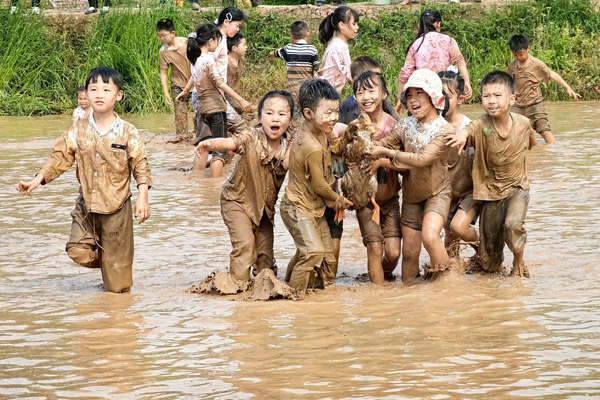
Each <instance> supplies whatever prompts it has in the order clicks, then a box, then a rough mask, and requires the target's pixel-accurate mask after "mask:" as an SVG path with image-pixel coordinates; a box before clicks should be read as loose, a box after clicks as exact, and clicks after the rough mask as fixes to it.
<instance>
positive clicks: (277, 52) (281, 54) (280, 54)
mask: <svg viewBox="0 0 600 400" xmlns="http://www.w3.org/2000/svg"><path fill="white" fill-rule="evenodd" d="M286 56H287V53H286V51H285V47H282V48H280V49H277V50H275V57H277V58H281V59H282V60H283V61H287V60H286V59H285V58H286Z"/></svg>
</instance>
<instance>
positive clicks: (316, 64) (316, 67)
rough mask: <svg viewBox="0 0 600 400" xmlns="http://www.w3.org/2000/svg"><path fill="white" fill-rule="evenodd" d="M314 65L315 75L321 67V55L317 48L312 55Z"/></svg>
mask: <svg viewBox="0 0 600 400" xmlns="http://www.w3.org/2000/svg"><path fill="white" fill-rule="evenodd" d="M312 65H313V73H314V72H317V71H318V70H319V66H320V65H321V61H319V53H318V52H317V48H316V47H315V49H314V52H313V54H312Z"/></svg>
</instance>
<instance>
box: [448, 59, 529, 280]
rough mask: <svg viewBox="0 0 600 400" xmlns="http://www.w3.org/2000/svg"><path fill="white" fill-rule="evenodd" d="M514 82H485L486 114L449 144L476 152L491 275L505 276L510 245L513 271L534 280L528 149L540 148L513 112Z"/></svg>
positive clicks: (494, 76)
mask: <svg viewBox="0 0 600 400" xmlns="http://www.w3.org/2000/svg"><path fill="white" fill-rule="evenodd" d="M514 102H515V95H514V81H513V79H512V78H511V76H510V75H508V74H507V73H506V72H502V71H494V72H490V73H489V74H487V75H486V76H485V77H484V78H483V80H482V81H481V104H482V106H483V109H484V110H485V112H486V114H485V115H483V116H481V117H479V118H477V119H475V120H473V121H472V122H471V124H470V125H469V126H468V127H466V128H465V129H463V130H461V131H459V132H458V133H457V134H456V135H453V136H452V139H450V140H449V142H448V145H451V146H454V147H457V148H459V149H463V148H464V146H465V144H468V146H470V147H474V148H475V158H474V162H473V198H474V199H475V200H479V201H481V204H482V205H481V214H480V216H479V234H480V245H479V257H480V262H481V267H482V268H483V269H484V270H485V271H488V272H500V271H501V270H502V261H503V260H504V254H503V250H504V243H506V244H507V245H508V248H509V249H510V250H511V251H512V252H513V254H514V260H513V270H512V273H517V274H519V275H520V276H526V277H528V276H529V272H528V271H527V268H526V267H525V263H524V260H523V252H524V250H525V242H526V240H527V233H526V232H525V227H524V226H523V225H524V223H525V214H526V212H527V205H528V203H529V180H528V179H527V166H526V159H525V154H526V151H527V150H529V149H531V147H533V146H535V144H536V141H535V137H534V136H535V131H534V130H533V129H532V127H531V123H530V122H529V119H527V118H526V117H524V116H522V115H519V114H515V113H511V112H510V109H511V107H512V106H513V105H514Z"/></svg>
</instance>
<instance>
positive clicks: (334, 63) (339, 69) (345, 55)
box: [321, 37, 352, 92]
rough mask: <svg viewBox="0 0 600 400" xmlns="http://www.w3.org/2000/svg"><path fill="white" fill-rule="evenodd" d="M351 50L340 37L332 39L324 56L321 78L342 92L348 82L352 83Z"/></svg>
mask: <svg viewBox="0 0 600 400" xmlns="http://www.w3.org/2000/svg"><path fill="white" fill-rule="evenodd" d="M351 62H352V60H351V59H350V50H349V49H348V43H346V42H344V41H343V40H342V39H340V38H338V37H334V38H333V39H331V41H330V42H329V44H328V45H327V49H326V50H325V55H324V56H323V63H322V65H323V69H322V70H321V78H323V79H325V80H326V81H327V82H329V83H330V84H331V86H333V87H334V89H335V90H337V91H338V92H341V91H342V89H343V88H344V84H345V83H346V82H352V74H351V73H350V63H351Z"/></svg>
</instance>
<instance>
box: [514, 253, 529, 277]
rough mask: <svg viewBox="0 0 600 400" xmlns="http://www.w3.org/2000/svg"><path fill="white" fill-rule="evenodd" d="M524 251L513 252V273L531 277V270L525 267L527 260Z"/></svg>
mask: <svg viewBox="0 0 600 400" xmlns="http://www.w3.org/2000/svg"><path fill="white" fill-rule="evenodd" d="M523 253H524V252H523V251H521V252H517V253H513V256H514V259H513V269H512V272H511V274H512V275H519V276H520V277H525V278H529V270H528V269H527V267H525V260H524V259H523Z"/></svg>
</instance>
